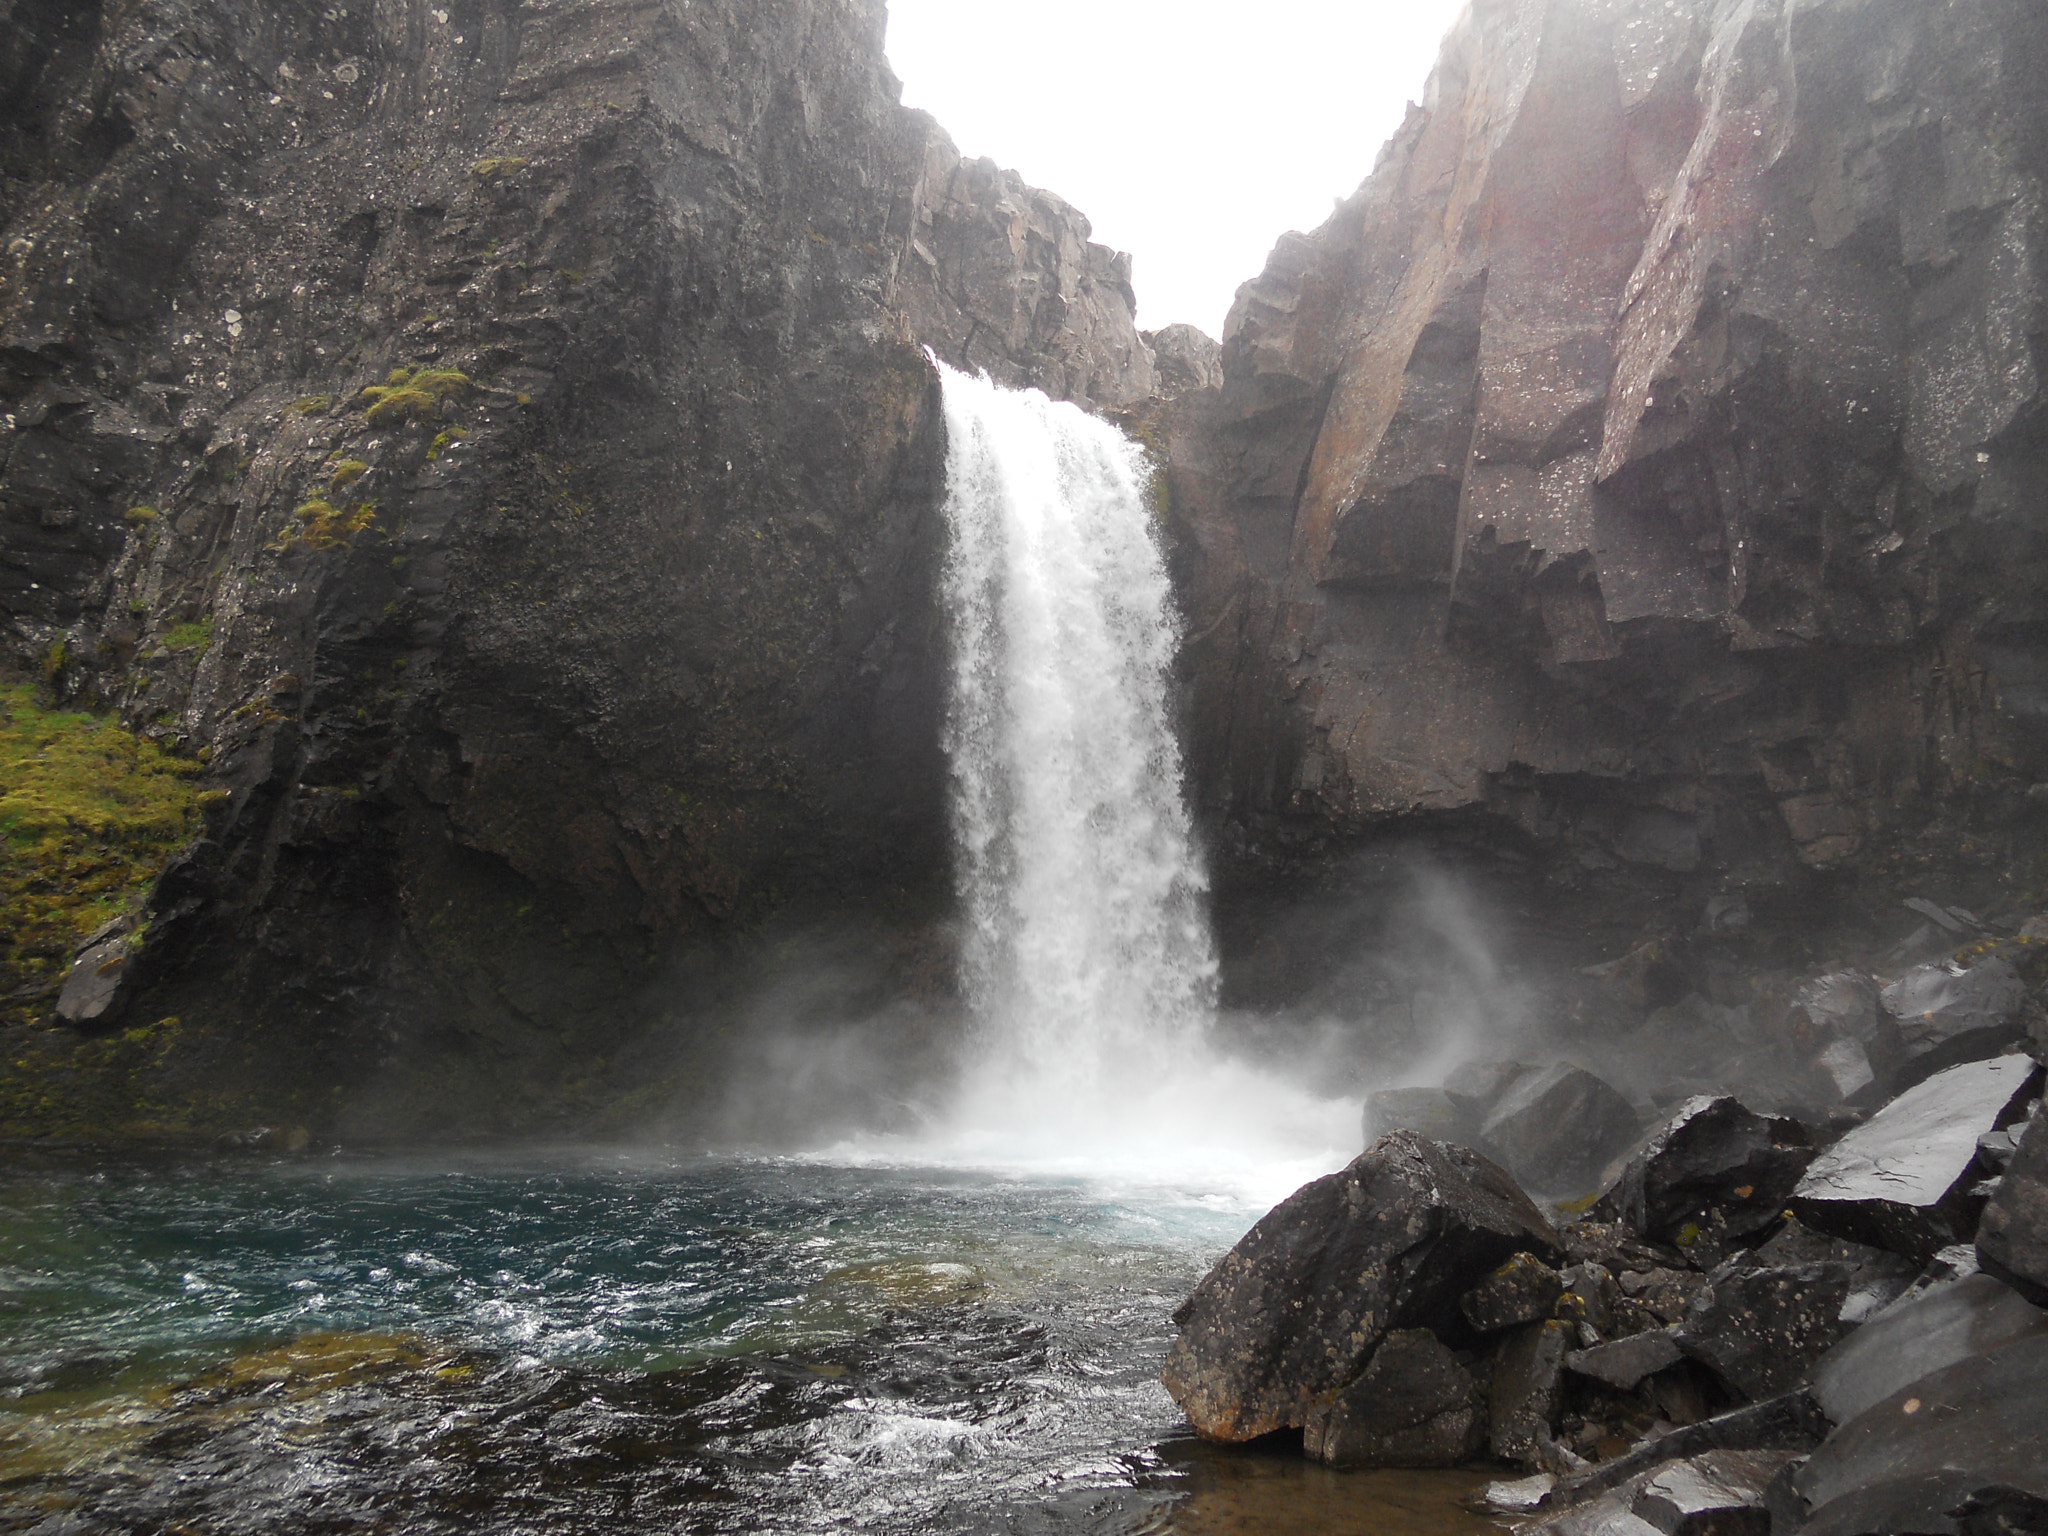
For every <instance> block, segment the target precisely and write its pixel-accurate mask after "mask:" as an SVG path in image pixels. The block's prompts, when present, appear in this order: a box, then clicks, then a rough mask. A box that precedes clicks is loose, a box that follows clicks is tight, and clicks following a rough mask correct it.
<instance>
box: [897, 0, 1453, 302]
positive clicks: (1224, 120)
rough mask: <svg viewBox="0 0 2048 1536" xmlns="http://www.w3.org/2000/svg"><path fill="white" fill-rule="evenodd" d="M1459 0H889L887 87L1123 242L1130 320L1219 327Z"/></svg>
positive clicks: (1330, 199)
mask: <svg viewBox="0 0 2048 1536" xmlns="http://www.w3.org/2000/svg"><path fill="white" fill-rule="evenodd" d="M1462 6H1463V0H1348V3H1346V0H1026V3H1024V4H1016V3H1010V0H889V12H890V17H889V61H890V63H891V64H892V65H893V66H894V67H895V70H896V73H897V74H898V75H899V76H900V77H901V78H902V80H903V99H904V101H905V102H906V103H908V104H909V105H911V106H914V107H922V108H924V109H925V110H926V111H928V112H930V113H931V114H932V115H933V116H934V117H936V118H937V119H938V120H939V121H940V122H941V123H942V124H944V125H945V128H946V131H947V132H948V133H950V134H951V135H952V136H953V140H954V142H955V143H957V144H958V145H959V146H960V149H961V152H962V153H964V154H967V155H987V156H990V157H991V158H993V159H995V160H997V161H999V162H1001V163H1002V164H1003V165H1006V166H1009V167H1010V168H1012V169H1014V170H1016V171H1018V172H1021V173H1022V175H1023V176H1024V179H1025V180H1026V181H1029V182H1031V183H1032V184H1033V185H1035V186H1040V187H1044V188H1047V189H1048V190H1050V191H1053V192H1057V193H1058V194H1059V195H1060V196H1061V197H1064V198H1065V199H1066V200H1067V201H1068V202H1070V203H1072V204H1073V205H1074V206H1075V207H1077V208H1079V209H1080V210H1081V211H1082V212H1083V213H1085V214H1087V215H1088V219H1089V222H1090V223H1092V224H1093V225H1094V227H1095V238H1096V239H1097V240H1098V241H1100V242H1101V243H1102V244H1104V245H1109V246H1114V247H1115V248H1117V249H1118V250H1125V251H1129V252H1131V254H1132V256H1133V257H1134V258H1135V267H1136V270H1135V276H1134V282H1135V286H1136V288H1137V290H1138V320H1139V323H1140V324H1141V325H1143V326H1144V327H1145V328H1146V329H1147V330H1156V329H1158V328H1159V327H1160V326H1163V325H1168V324H1171V323H1172V322H1174V321H1177V320H1185V321H1189V322H1191V323H1192V324H1195V325H1199V326H1200V327H1201V328H1202V329H1203V330H1205V331H1207V332H1208V333H1209V334H1210V335H1211V336H1217V337H1220V336H1221V334H1222V330H1223V317H1224V315H1225V314H1226V313H1228V312H1229V309H1230V301H1231V297H1232V295H1234V294H1235V293H1236V291H1237V285H1238V284H1239V283H1242V282H1245V281H1247V280H1248V279H1250V278H1253V277H1255V276H1257V275H1258V272H1259V269H1260V268H1262V267H1263V266H1264V265H1265V264H1266V253H1267V252H1268V251H1270V250H1271V249H1272V248H1273V242H1274V241H1275V240H1276V239H1278V238H1279V236H1280V235H1281V234H1282V233H1283V232H1284V231H1286V230H1289V229H1300V230H1308V229H1313V228H1315V227H1316V226H1317V225H1318V224H1320V223H1322V222H1323V220H1324V219H1326V218H1328V217H1329V214H1330V208H1331V206H1332V204H1333V203H1334V202H1335V201H1336V200H1337V199H1338V198H1342V197H1348V196H1349V195H1350V194H1351V193H1352V192H1353V191H1355V190H1356V189H1357V187H1358V184H1359V183H1360V182H1361V181H1363V180H1364V179H1365V178H1366V176H1367V174H1368V173H1370V172H1371V170H1372V165H1373V161H1374V160H1375V159H1376V158H1378V155H1379V150H1380V146H1381V144H1383V143H1384V142H1385V141H1386V139H1387V137H1388V135H1390V134H1391V133H1392V132H1393V131H1394V129H1395V128H1397V127H1399V126H1400V122H1401V117H1402V114H1403V112H1404V111H1405V110H1406V107H1407V103H1408V102H1409V101H1411V100H1416V99H1419V98H1420V97H1421V95H1422V85H1423V81H1424V80H1425V79H1426V78H1427V77H1428V74H1429V68H1430V65H1431V64H1433V63H1434V62H1435V60H1436V52H1437V45H1438V44H1439V43H1440V42H1441V41H1442V39H1443V35H1444V33H1445V32H1446V31H1447V30H1448V29H1449V27H1450V25H1451V23H1452V21H1454V20H1455V19H1456V18H1457V14H1458V12H1459V10H1460V9H1462Z"/></svg>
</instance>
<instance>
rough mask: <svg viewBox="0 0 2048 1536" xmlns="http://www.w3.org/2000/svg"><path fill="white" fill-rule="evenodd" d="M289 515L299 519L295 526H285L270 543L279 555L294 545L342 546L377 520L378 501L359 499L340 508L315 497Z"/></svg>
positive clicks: (316, 547) (316, 546) (317, 547)
mask: <svg viewBox="0 0 2048 1536" xmlns="http://www.w3.org/2000/svg"><path fill="white" fill-rule="evenodd" d="M292 516H293V517H294V518H296V519H297V520H298V523H297V526H296V527H293V526H290V525H287V526H286V528H285V530H284V532H282V533H280V534H279V535H278V536H277V542H276V543H274V544H272V545H271V546H270V548H271V549H272V550H274V551H276V552H277V553H279V554H282V553H283V552H284V551H285V550H287V549H290V548H291V547H292V545H293V544H304V545H305V546H306V547H307V548H308V549H340V548H342V547H343V546H345V545H347V544H348V543H350V542H351V541H352V540H353V539H354V538H355V536H356V535H357V534H359V533H361V532H362V531H363V530H364V529H365V528H367V527H369V526H370V524H372V523H374V522H375V521H376V520H377V504H376V503H375V502H374V501H359V502H356V503H355V504H354V505H353V506H350V507H349V508H347V509H346V510H343V509H342V508H340V507H337V506H335V505H334V503H333V502H331V501H329V500H328V499H327V498H326V497H324V496H315V497H314V498H313V499H312V500H311V501H308V502H303V503H301V504H300V505H299V507H298V508H297V509H296V510H295V511H294V512H293V513H292Z"/></svg>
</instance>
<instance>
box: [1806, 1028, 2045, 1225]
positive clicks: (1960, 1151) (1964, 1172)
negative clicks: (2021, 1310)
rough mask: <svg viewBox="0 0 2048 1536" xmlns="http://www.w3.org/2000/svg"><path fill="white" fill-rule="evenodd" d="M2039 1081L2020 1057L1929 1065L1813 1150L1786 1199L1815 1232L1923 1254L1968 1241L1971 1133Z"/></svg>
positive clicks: (1972, 1205) (1989, 1124)
mask: <svg viewBox="0 0 2048 1536" xmlns="http://www.w3.org/2000/svg"><path fill="white" fill-rule="evenodd" d="M2038 1080H2039V1069H2038V1068H2037V1067H2036V1066H2035V1065H2034V1063H2033V1062H2032V1061H2031V1060H2029V1059H2028V1058H2027V1057H2024V1056H2001V1057H1997V1058H1995V1059H1993V1060H1990V1061H1980V1062H1971V1063H1967V1064H1965V1065H1963V1066H1959V1067H1951V1068H1949V1069H1948V1070H1947V1071H1945V1072H1939V1073H1936V1074H1935V1075H1934V1076H1933V1077H1931V1078H1929V1079H1927V1081H1925V1082H1923V1083H1921V1084H1919V1085H1918V1086H1916V1087H1913V1088H1909V1089H1908V1090H1906V1092H1904V1093H1903V1094H1901V1095H1900V1096H1899V1097H1898V1098H1896V1099H1894V1100H1893V1101H1892V1102H1891V1103H1890V1104H1888V1105H1886V1106H1885V1107H1884V1108H1883V1109H1882V1110H1880V1111H1879V1112H1878V1113H1877V1114H1875V1115H1873V1116H1872V1117H1871V1118H1870V1119H1869V1120H1868V1121H1866V1122H1865V1123H1864V1124H1862V1125H1859V1126H1857V1127H1856V1128H1855V1129H1854V1130H1852V1131H1850V1132H1849V1133H1848V1134H1847V1135H1846V1136H1844V1137H1843V1138H1842V1139H1841V1140H1840V1141H1838V1142H1836V1143H1835V1145H1834V1146H1832V1147H1830V1148H1828V1149H1827V1151H1825V1152H1823V1153H1822V1154H1821V1155H1820V1156H1819V1157H1817V1158H1815V1159H1814V1161H1813V1164H1812V1165H1811V1166H1810V1167H1809V1168H1808V1169H1807V1171H1806V1175H1805V1177H1804V1178H1802V1179H1801V1180H1800V1182H1799V1185H1798V1187H1797V1188H1796V1189H1795V1190H1794V1191H1793V1193H1792V1200H1791V1205H1792V1208H1793V1209H1794V1210H1795V1211H1797V1212H1798V1213H1799V1215H1800V1218H1801V1219H1802V1220H1803V1221H1805V1222H1806V1223H1808V1224H1809V1225H1810V1226H1813V1227H1815V1228H1817V1229H1819V1230H1820V1231H1823V1232H1830V1233H1834V1234H1837V1235H1839V1236H1842V1237H1845V1238H1850V1239H1853V1240H1854V1241H1857V1242H1863V1243H1870V1244H1873V1245H1877V1246H1881V1247H1886V1248H1891V1249H1893V1250H1894V1251H1896V1252H1899V1253H1903V1254H1908V1255H1911V1256H1912V1257H1914V1258H1917V1259H1922V1260H1925V1259H1928V1258H1932V1257H1933V1256H1934V1254H1935V1253H1936V1252H1937V1251H1939V1250H1940V1249H1941V1248H1943V1247H1945V1246H1947V1245H1948V1244H1950V1243H1954V1242H1958V1241H1965V1242H1966V1241H1968V1240H1969V1239H1970V1237H1971V1236H1972V1235H1973V1233H1974V1232H1975V1231H1976V1225H1977V1215H1978V1204H1977V1201H1976V1199H1975V1198H1973V1196H1972V1194H1971V1186H1972V1185H1973V1184H1974V1183H1975V1182H1976V1181H1975V1179H1974V1177H1973V1176H1972V1174H1971V1172H1970V1170H1971V1168H1972V1166H1973V1165H1974V1164H1975V1162H1976V1158H1977V1138H1978V1137H1979V1136H1981V1135H1982V1134H1983V1133H1984V1132H1986V1131H1989V1130H1994V1129H1996V1128H1997V1127H1999V1126H2001V1125H2006V1124H2010V1123H2011V1122H2012V1121H2013V1120H2014V1119H2016V1118H2017V1117H2018V1115H2019V1112H2020V1106H2021V1105H2022V1104H2023V1103H2024V1102H2025V1101H2026V1099H2027V1098H2029V1097H2030V1096H2031V1095H2032V1094H2034V1093H2035V1092H2037V1091H2038V1088H2037V1086H2036V1085H2037V1083H2038Z"/></svg>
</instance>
